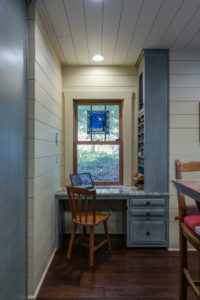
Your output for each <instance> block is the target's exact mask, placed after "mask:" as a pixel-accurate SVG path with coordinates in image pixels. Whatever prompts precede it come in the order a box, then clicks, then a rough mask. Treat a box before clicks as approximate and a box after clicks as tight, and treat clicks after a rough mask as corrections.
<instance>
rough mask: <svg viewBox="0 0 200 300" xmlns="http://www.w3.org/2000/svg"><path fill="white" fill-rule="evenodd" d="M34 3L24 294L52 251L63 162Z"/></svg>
mask: <svg viewBox="0 0 200 300" xmlns="http://www.w3.org/2000/svg"><path fill="white" fill-rule="evenodd" d="M34 4H35V3H34V2H33V4H32V6H31V13H30V21H29V25H30V32H29V49H30V52H29V105H30V114H29V203H28V225H29V226H28V294H29V295H34V294H35V292H36V289H37V288H38V284H39V282H40V280H41V278H42V276H43V274H44V271H45V268H46V266H47V264H48V262H49V260H50V258H51V256H52V254H53V252H54V250H55V199H54V194H55V191H56V189H57V188H58V187H60V185H61V180H62V176H63V161H64V160H63V151H64V147H63V145H64V135H63V118H62V73H61V65H60V62H59V60H58V58H57V56H56V53H55V51H54V49H53V47H52V45H51V42H50V39H49V36H48V33H47V31H46V28H45V25H44V23H43V21H42V18H41V16H40V13H39V11H38V10H36V11H35V8H34ZM56 132H59V133H60V141H59V142H58V144H56V142H55V135H56Z"/></svg>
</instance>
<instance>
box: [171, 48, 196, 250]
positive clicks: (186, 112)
mask: <svg viewBox="0 0 200 300" xmlns="http://www.w3.org/2000/svg"><path fill="white" fill-rule="evenodd" d="M169 63H170V90H169V100H170V131H169V142H170V145H169V155H170V201H169V207H170V217H169V218H170V227H169V230H170V231H169V232H170V245H169V246H170V248H172V249H173V248H178V247H179V244H178V222H175V221H174V216H176V215H178V209H177V196H176V191H175V188H174V187H173V184H172V183H171V180H172V179H174V161H175V159H180V160H181V161H189V160H200V140H199V102H200V51H171V52H170V62H169ZM195 177H196V178H200V173H199V172H198V173H197V174H196V176H195ZM185 178H194V174H186V175H185ZM189 203H193V204H194V202H193V200H192V201H191V200H190V202H189Z"/></svg>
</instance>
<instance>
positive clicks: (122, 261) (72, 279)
mask: <svg viewBox="0 0 200 300" xmlns="http://www.w3.org/2000/svg"><path fill="white" fill-rule="evenodd" d="M68 241H69V237H66V239H65V241H64V242H63V245H62V247H61V248H60V249H59V250H58V251H57V252H56V254H55V257H54V259H53V262H52V264H51V266H50V268H49V270H48V273H47V275H46V277H45V280H44V282H43V285H42V287H41V289H40V292H39V295H38V298H37V299H38V300H61V299H62V300H67V299H68V300H69V299H72V300H75V299H79V300H80V299H82V300H86V299H90V300H91V299H107V300H115V299H116V300H117V299H121V300H123V299H124V300H128V299H133V300H147V299H148V300H158V299H163V300H178V252H168V251H167V250H166V249H144V248H143V249H136V248H134V249H127V248H126V247H125V242H124V239H123V237H122V236H117V237H116V236H113V237H111V242H112V251H111V253H109V252H108V250H107V248H106V246H105V248H104V247H102V249H100V250H99V251H98V252H97V253H96V254H95V266H94V267H92V268H91V267H89V265H88V250H87V249H86V248H82V247H81V246H78V245H77V246H75V247H74V248H73V250H72V258H71V259H70V260H67V259H66V249H67V244H68ZM189 264H190V265H191V270H192V273H193V275H194V276H195V278H196V279H197V278H198V265H199V261H198V258H197V254H196V253H195V252H190V253H189ZM188 295H189V296H188V300H190V299H191V300H192V299H196V298H195V297H194V296H193V294H192V293H191V291H190V290H189V289H188Z"/></svg>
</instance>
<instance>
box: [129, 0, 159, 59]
mask: <svg viewBox="0 0 200 300" xmlns="http://www.w3.org/2000/svg"><path fill="white" fill-rule="evenodd" d="M162 5H163V1H162V0H151V1H148V0H144V4H143V8H142V11H141V14H140V17H139V20H138V24H137V27H136V30H135V32H134V35H133V37H132V40H131V43H130V47H129V49H128V51H127V55H126V59H125V64H131V63H133V62H135V61H136V60H137V58H138V57H139V54H140V51H141V49H142V48H143V46H144V43H145V40H146V38H147V36H148V33H149V31H150V29H151V27H152V25H153V23H154V22H155V20H156V18H157V17H158V15H159V12H160V9H161V8H162ZM144 20H145V21H144Z"/></svg>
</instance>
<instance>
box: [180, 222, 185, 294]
mask: <svg viewBox="0 0 200 300" xmlns="http://www.w3.org/2000/svg"><path fill="white" fill-rule="evenodd" d="M179 238H180V258H179V300H186V299H187V280H186V278H185V275H184V273H183V268H187V240H186V238H185V237H184V235H183V232H182V228H181V224H180V225H179Z"/></svg>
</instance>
